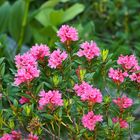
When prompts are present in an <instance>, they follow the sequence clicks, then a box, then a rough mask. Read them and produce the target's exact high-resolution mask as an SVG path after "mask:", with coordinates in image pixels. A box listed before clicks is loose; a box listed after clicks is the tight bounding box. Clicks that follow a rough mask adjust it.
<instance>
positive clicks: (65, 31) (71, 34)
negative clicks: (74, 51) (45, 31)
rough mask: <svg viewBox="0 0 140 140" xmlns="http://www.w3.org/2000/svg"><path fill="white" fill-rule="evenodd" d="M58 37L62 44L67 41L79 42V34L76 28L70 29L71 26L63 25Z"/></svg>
mask: <svg viewBox="0 0 140 140" xmlns="http://www.w3.org/2000/svg"><path fill="white" fill-rule="evenodd" d="M57 36H58V37H60V40H61V42H63V43H64V42H66V41H77V40H78V32H77V30H76V29H75V28H73V27H70V26H69V25H62V27H61V28H60V29H59V31H58V32H57Z"/></svg>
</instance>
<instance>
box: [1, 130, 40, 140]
mask: <svg viewBox="0 0 140 140" xmlns="http://www.w3.org/2000/svg"><path fill="white" fill-rule="evenodd" d="M21 139H22V135H21V132H20V131H15V130H14V131H12V132H11V133H10V134H4V135H3V136H2V137H1V138H0V140H21ZM38 139H39V138H38V136H37V135H33V133H30V134H29V135H28V137H27V138H26V139H24V140H38Z"/></svg>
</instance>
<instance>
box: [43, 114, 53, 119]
mask: <svg viewBox="0 0 140 140" xmlns="http://www.w3.org/2000/svg"><path fill="white" fill-rule="evenodd" d="M41 116H43V117H45V118H47V119H49V120H52V119H53V118H54V117H53V116H52V115H50V114H42V115H41Z"/></svg>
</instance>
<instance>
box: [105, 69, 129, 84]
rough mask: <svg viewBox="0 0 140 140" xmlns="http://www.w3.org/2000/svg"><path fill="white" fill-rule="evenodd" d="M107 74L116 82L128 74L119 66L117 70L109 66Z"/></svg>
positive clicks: (122, 79) (119, 81)
mask: <svg viewBox="0 0 140 140" xmlns="http://www.w3.org/2000/svg"><path fill="white" fill-rule="evenodd" d="M108 75H109V78H111V79H112V80H113V81H114V82H115V83H117V84H120V83H122V82H124V79H125V77H127V76H128V74H127V72H122V70H120V69H119V68H118V69H117V70H115V69H113V68H110V69H109V74H108Z"/></svg>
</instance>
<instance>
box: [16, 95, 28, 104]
mask: <svg viewBox="0 0 140 140" xmlns="http://www.w3.org/2000/svg"><path fill="white" fill-rule="evenodd" d="M19 102H20V104H25V103H29V102H30V99H28V98H26V97H24V96H22V97H21V98H20V100H19Z"/></svg>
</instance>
